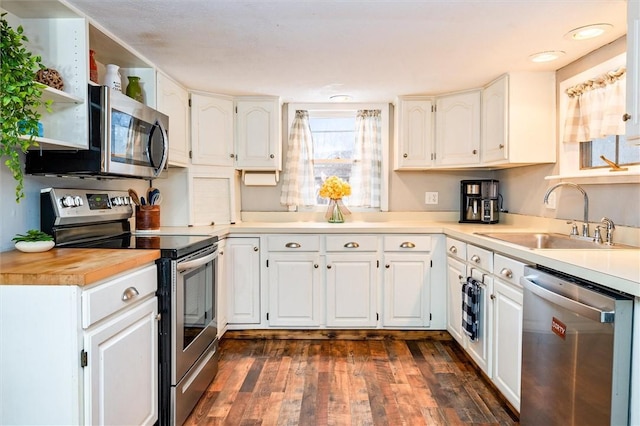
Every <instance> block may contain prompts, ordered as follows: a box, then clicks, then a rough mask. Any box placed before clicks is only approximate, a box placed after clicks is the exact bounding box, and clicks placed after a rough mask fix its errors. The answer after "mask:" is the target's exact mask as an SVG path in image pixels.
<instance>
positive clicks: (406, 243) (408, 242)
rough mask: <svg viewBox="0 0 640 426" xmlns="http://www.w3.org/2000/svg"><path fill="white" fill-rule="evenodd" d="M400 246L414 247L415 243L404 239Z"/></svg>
mask: <svg viewBox="0 0 640 426" xmlns="http://www.w3.org/2000/svg"><path fill="white" fill-rule="evenodd" d="M400 248H416V245H415V244H413V243H412V242H410V241H405V242H404V243H402V244H400Z"/></svg>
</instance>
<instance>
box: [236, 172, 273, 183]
mask: <svg viewBox="0 0 640 426" xmlns="http://www.w3.org/2000/svg"><path fill="white" fill-rule="evenodd" d="M279 181H280V172H279V171H278V170H268V171H261V170H243V171H242V183H244V184H245V186H276V185H277V184H278V182H279Z"/></svg>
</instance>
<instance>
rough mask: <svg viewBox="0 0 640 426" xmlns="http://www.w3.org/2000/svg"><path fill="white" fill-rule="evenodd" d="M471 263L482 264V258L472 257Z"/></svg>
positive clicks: (475, 255)
mask: <svg viewBox="0 0 640 426" xmlns="http://www.w3.org/2000/svg"><path fill="white" fill-rule="evenodd" d="M471 261H472V262H475V263H480V257H479V256H478V255H477V254H474V255H473V256H471Z"/></svg>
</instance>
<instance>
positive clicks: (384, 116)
mask: <svg viewBox="0 0 640 426" xmlns="http://www.w3.org/2000/svg"><path fill="white" fill-rule="evenodd" d="M390 108H391V105H390V104H388V103H378V102H371V103H364V102H363V103H350V102H345V103H338V102H336V103H320V102H319V103H288V104H287V122H286V126H287V127H286V134H287V137H286V141H287V142H288V141H289V132H290V130H291V124H292V123H293V120H294V118H295V115H296V110H306V111H309V113H310V114H311V111H322V112H328V113H331V112H333V113H336V112H340V111H356V112H357V111H358V110H361V109H377V110H380V136H381V143H382V167H381V170H380V173H381V176H380V178H381V188H380V208H364V207H351V206H349V209H350V210H353V211H362V212H387V211H389V135H390V130H391V128H390V124H389V115H390ZM283 151H284V152H286V151H287V147H286V146H285V147H284V149H283ZM326 208H327V207H326V206H321V205H316V206H312V207H303V206H298V211H319V212H321V211H325V210H326Z"/></svg>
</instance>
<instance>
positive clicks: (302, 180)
mask: <svg viewBox="0 0 640 426" xmlns="http://www.w3.org/2000/svg"><path fill="white" fill-rule="evenodd" d="M315 203H316V194H315V184H314V175H313V138H312V135H311V127H309V113H308V112H307V111H303V110H297V111H296V115H295V119H294V120H293V123H292V124H291V130H290V131H289V144H288V146H287V162H286V164H285V167H284V173H283V177H282V193H281V194H280V204H283V205H285V206H311V205H314V204H315Z"/></svg>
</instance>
